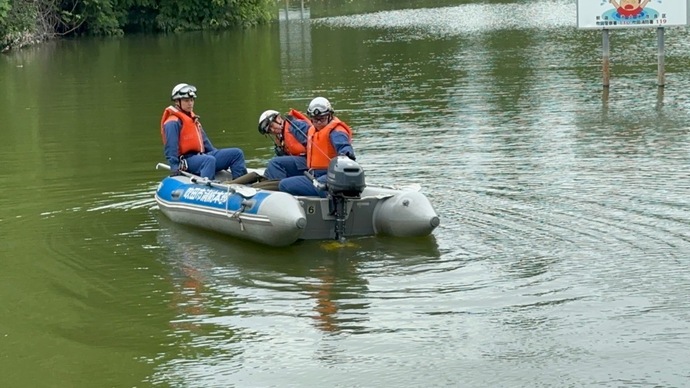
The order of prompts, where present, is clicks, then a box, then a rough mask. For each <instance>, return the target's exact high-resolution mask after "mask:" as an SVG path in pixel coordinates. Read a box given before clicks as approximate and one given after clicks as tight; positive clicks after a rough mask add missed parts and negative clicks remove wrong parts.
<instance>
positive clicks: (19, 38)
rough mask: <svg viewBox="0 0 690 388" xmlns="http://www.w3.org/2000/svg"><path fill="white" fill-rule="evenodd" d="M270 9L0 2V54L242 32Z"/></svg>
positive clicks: (171, 2) (261, 0)
mask: <svg viewBox="0 0 690 388" xmlns="http://www.w3.org/2000/svg"><path fill="white" fill-rule="evenodd" d="M274 9H275V3H274V1H273V0H0V51H6V50H9V49H11V48H18V47H22V46H25V45H27V44H32V43H36V42H40V41H42V40H46V39H50V38H52V37H55V36H71V35H121V34H125V33H130V32H170V31H173V32H177V31H190V30H202V29H226V28H231V27H246V26H252V25H256V24H259V23H265V22H267V21H269V20H270V19H271V17H272V14H273V11H274Z"/></svg>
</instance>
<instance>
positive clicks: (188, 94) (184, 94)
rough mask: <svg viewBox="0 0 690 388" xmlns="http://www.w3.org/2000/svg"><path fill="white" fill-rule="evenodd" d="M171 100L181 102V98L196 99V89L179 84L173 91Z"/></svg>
mask: <svg viewBox="0 0 690 388" xmlns="http://www.w3.org/2000/svg"><path fill="white" fill-rule="evenodd" d="M170 98H171V99H172V100H173V101H174V100H179V99H181V98H196V87H195V86H192V85H190V84H184V83H183V84H177V85H175V87H174V88H173V90H172V95H171V96H170Z"/></svg>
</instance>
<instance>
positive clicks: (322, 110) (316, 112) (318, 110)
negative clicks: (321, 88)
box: [307, 97, 334, 117]
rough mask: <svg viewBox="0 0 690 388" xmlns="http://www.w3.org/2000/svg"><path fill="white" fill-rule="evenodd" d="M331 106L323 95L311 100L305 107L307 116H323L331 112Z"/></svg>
mask: <svg viewBox="0 0 690 388" xmlns="http://www.w3.org/2000/svg"><path fill="white" fill-rule="evenodd" d="M333 113H334V112H333V107H332V106H331V103H330V101H328V100H327V99H325V98H323V97H316V98H315V99H313V100H311V102H310V103H309V107H308V108H307V115H309V117H317V116H323V115H326V114H333Z"/></svg>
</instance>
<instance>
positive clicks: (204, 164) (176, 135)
mask: <svg viewBox="0 0 690 388" xmlns="http://www.w3.org/2000/svg"><path fill="white" fill-rule="evenodd" d="M171 99H172V101H173V103H174V105H171V106H169V107H167V108H165V110H164V111H163V117H162V118H161V136H162V137H163V152H164V153H165V158H166V159H167V160H168V163H169V164H170V171H172V174H173V175H178V174H180V171H189V172H190V173H192V174H196V175H199V176H201V177H202V178H208V179H215V177H216V172H217V171H221V170H225V169H228V168H229V169H230V172H231V173H232V178H233V179H235V178H238V177H240V176H242V175H244V174H246V173H247V168H246V167H245V165H244V153H243V152H242V150H241V149H239V148H222V149H216V148H215V147H213V144H211V141H210V140H209V138H208V136H206V132H205V131H204V129H203V128H202V127H201V123H200V122H199V116H197V115H196V114H195V113H194V101H195V99H196V87H194V86H192V85H189V84H185V83H182V84H177V85H175V87H174V88H173V90H172V96H171Z"/></svg>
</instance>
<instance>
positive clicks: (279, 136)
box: [259, 109, 311, 180]
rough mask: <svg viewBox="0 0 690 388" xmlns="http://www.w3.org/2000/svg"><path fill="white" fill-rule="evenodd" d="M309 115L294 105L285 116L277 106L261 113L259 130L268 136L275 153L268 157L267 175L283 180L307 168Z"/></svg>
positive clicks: (301, 172) (300, 173)
mask: <svg viewBox="0 0 690 388" xmlns="http://www.w3.org/2000/svg"><path fill="white" fill-rule="evenodd" d="M310 125H311V124H310V123H309V119H308V118H307V117H306V116H305V115H304V114H303V113H302V112H299V111H296V110H294V109H291V110H290V113H289V114H287V115H286V116H285V117H283V116H282V115H281V114H280V113H279V112H278V111H276V110H267V111H265V112H263V113H262V114H261V116H259V133H261V134H263V135H266V136H269V137H270V138H271V139H272V140H273V143H274V144H275V147H274V148H273V149H274V151H275V153H276V156H275V157H274V158H273V159H271V160H269V161H268V165H267V166H266V171H265V172H264V176H265V177H266V178H268V179H273V180H280V179H283V178H287V177H289V176H296V175H303V174H304V172H305V171H307V157H306V155H307V131H308V130H309V126H310Z"/></svg>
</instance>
